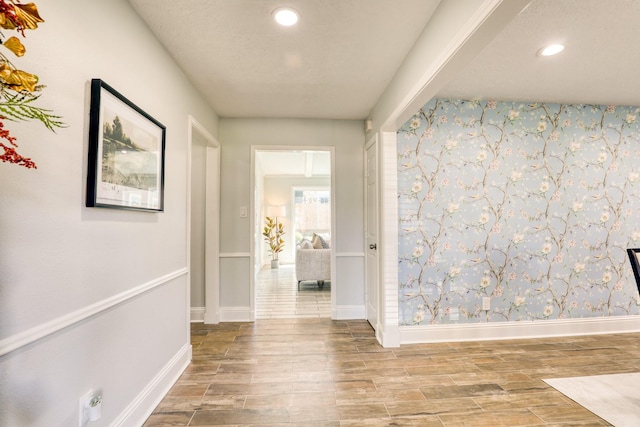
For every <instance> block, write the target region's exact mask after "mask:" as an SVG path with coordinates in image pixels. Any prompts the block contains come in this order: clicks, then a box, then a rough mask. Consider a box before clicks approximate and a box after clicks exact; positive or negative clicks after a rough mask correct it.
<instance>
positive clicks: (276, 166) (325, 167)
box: [251, 147, 335, 319]
mask: <svg viewBox="0 0 640 427" xmlns="http://www.w3.org/2000/svg"><path fill="white" fill-rule="evenodd" d="M252 154H253V155H252V161H253V167H252V170H253V173H254V177H253V180H252V181H253V195H254V197H253V200H252V205H253V206H252V208H253V233H252V235H253V238H254V243H253V245H252V249H253V251H252V263H251V264H252V268H253V272H252V274H251V278H252V281H253V283H252V284H251V289H252V291H253V295H252V303H253V305H252V311H253V313H254V318H255V319H270V318H314V317H317V318H330V317H331V316H332V313H333V308H334V307H335V292H334V290H335V280H334V277H335V275H334V273H333V270H334V268H333V265H334V264H335V261H334V262H332V260H335V256H334V249H333V248H332V246H331V236H332V231H333V229H334V224H335V219H334V218H335V214H334V211H335V209H334V206H333V203H331V195H332V193H333V176H334V174H333V149H332V148H326V147H321V148H316V147H253V149H252ZM269 221H271V223H269ZM274 224H277V225H275V227H276V228H278V229H280V228H281V231H283V232H284V234H282V235H280V236H278V238H277V239H278V240H277V241H276V242H277V243H281V245H280V246H273V245H272V244H270V243H273V238H272V239H271V241H269V240H268V236H265V234H264V233H265V232H266V231H267V232H268V231H269V230H267V229H265V227H269V225H272V226H273V225H274ZM272 237H273V235H272ZM314 239H316V240H317V239H322V240H323V241H324V243H325V246H324V247H322V244H321V243H318V242H319V240H318V242H316V245H315V246H316V247H317V249H314ZM309 246H311V247H309ZM274 259H275V260H277V262H272V261H274ZM316 276H317V277H316Z"/></svg>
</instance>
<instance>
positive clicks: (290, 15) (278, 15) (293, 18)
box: [273, 7, 300, 27]
mask: <svg viewBox="0 0 640 427" xmlns="http://www.w3.org/2000/svg"><path fill="white" fill-rule="evenodd" d="M273 18H274V19H275V20H276V22H277V23H278V24H280V25H282V26H283V27H290V26H292V25H295V24H296V22H298V18H300V15H299V14H298V12H296V11H295V10H294V9H291V8H290V7H281V8H278V9H276V10H274V11H273Z"/></svg>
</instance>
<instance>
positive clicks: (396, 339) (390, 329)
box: [376, 324, 400, 348]
mask: <svg viewBox="0 0 640 427" xmlns="http://www.w3.org/2000/svg"><path fill="white" fill-rule="evenodd" d="M376 339H377V340H378V342H379V343H380V345H381V346H383V347H385V348H390V347H400V329H399V327H398V325H387V326H386V327H384V326H383V325H380V324H378V326H377V329H376Z"/></svg>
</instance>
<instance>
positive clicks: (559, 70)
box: [438, 0, 640, 105]
mask: <svg viewBox="0 0 640 427" xmlns="http://www.w3.org/2000/svg"><path fill="white" fill-rule="evenodd" d="M638 36H640V1H637V0H607V1H603V0H534V1H533V2H532V3H531V4H530V5H529V7H528V8H526V9H525V10H524V11H523V12H522V13H520V15H518V16H517V17H516V18H515V19H514V20H513V21H512V22H511V23H510V24H508V25H507V26H506V27H505V29H504V30H503V31H502V32H501V33H500V35H498V37H496V38H495V39H494V40H493V41H492V42H491V43H489V44H488V45H487V46H486V47H485V48H484V49H483V50H482V51H481V52H480V53H479V54H478V56H477V57H476V58H475V59H474V60H472V61H471V63H468V64H467V65H466V67H465V68H464V69H463V70H462V71H461V72H460V73H459V74H457V75H456V76H454V77H453V78H452V80H451V81H450V82H449V83H448V84H447V85H446V86H445V87H444V88H443V89H442V90H440V92H439V94H438V96H441V97H453V98H466V99H498V100H512V101H546V102H558V103H575V104H604V105H607V104H614V105H640V79H638V69H640V50H639V49H638ZM557 42H560V43H562V44H564V45H565V50H564V51H563V52H562V53H561V54H559V55H556V56H552V57H540V56H537V51H538V50H539V49H540V48H541V47H543V46H545V45H547V44H551V43H557Z"/></svg>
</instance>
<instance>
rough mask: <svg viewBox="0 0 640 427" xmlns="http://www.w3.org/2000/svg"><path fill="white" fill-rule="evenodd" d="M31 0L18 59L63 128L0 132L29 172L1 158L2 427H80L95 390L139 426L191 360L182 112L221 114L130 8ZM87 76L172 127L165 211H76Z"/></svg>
mask: <svg viewBox="0 0 640 427" xmlns="http://www.w3.org/2000/svg"><path fill="white" fill-rule="evenodd" d="M37 4H38V7H39V10H40V14H41V16H42V17H43V18H44V19H45V21H46V22H45V23H43V24H41V26H40V28H39V29H37V30H36V31H30V32H27V38H26V39H25V40H24V43H25V45H26V47H27V54H26V55H25V57H24V58H22V59H18V60H16V61H15V62H16V65H17V66H18V67H19V68H22V69H25V70H27V71H31V72H34V73H36V74H38V75H39V77H40V80H41V82H42V83H43V84H45V85H47V88H46V89H45V90H44V92H43V94H42V97H41V98H40V100H39V101H38V104H39V105H41V106H45V107H48V108H51V109H53V110H54V112H55V113H56V114H60V115H62V116H63V119H64V121H65V123H66V124H67V125H68V126H67V127H66V128H65V129H61V130H59V131H58V132H57V133H56V134H54V133H51V132H49V131H47V130H46V129H44V127H43V126H41V125H40V124H39V123H34V122H30V123H11V124H9V125H8V127H9V129H11V131H12V133H13V134H14V135H15V136H16V137H17V138H18V143H19V144H20V149H21V153H22V154H24V155H25V156H28V157H32V158H33V159H34V160H35V161H36V163H37V165H38V169H37V170H26V169H24V168H19V167H17V166H14V165H9V164H6V163H3V164H0V207H1V208H0V236H2V237H1V238H0V295H1V298H0V402H2V404H1V405H0V425H2V426H47V427H50V426H73V425H77V424H78V414H77V412H78V408H77V405H78V398H79V397H80V396H81V395H83V394H84V393H86V392H87V391H88V390H90V389H94V390H100V391H101V393H102V394H103V396H104V405H103V411H102V419H101V420H100V421H97V422H95V423H92V426H96V427H99V426H106V425H111V424H115V425H118V424H120V425H127V426H129V425H136V423H137V421H139V419H141V418H144V415H145V413H146V412H147V411H149V410H151V409H152V408H153V404H154V402H155V400H156V399H158V398H159V397H161V396H162V395H163V393H164V391H165V390H166V387H168V386H169V384H170V382H171V380H172V379H173V377H174V376H175V375H177V374H178V373H179V372H180V369H181V368H182V367H183V366H184V365H185V364H186V363H187V362H188V360H189V357H190V347H189V335H188V321H189V312H188V305H189V301H188V296H189V283H188V281H187V271H188V261H187V244H188V236H187V233H186V230H187V221H188V218H187V203H186V201H187V182H188V179H189V176H188V173H187V160H188V159H187V155H186V153H187V129H188V115H189V114H191V115H193V116H194V117H195V118H196V119H197V120H198V121H199V122H200V123H201V124H203V125H204V126H205V127H206V128H207V129H208V130H209V132H210V133H212V134H214V135H216V134H217V117H216V115H215V113H214V112H213V111H212V110H211V109H210V108H208V107H207V105H206V104H205V103H204V101H203V100H202V99H201V98H200V96H199V94H198V93H197V91H195V90H194V89H193V88H192V87H191V85H190V84H189V83H188V82H187V81H186V80H185V77H184V75H183V73H182V71H181V70H180V69H179V68H178V67H177V66H176V64H175V63H174V62H173V61H172V60H171V59H170V58H169V56H168V55H167V53H166V52H165V50H164V49H163V48H162V47H161V46H160V45H159V44H158V42H157V41H156V39H155V38H154V37H153V36H152V35H151V34H150V33H149V32H148V30H147V28H146V26H145V25H144V23H143V22H142V21H140V19H139V18H138V17H137V15H136V14H135V13H134V12H133V10H132V9H131V7H130V6H129V4H128V3H127V2H126V1H124V0H111V1H109V2H96V1H89V2H87V1H83V0H57V1H55V2H52V1H39V2H37ZM92 78H101V79H103V80H104V81H106V82H107V83H109V84H110V85H111V86H113V87H114V88H115V89H117V90H118V91H120V92H121V93H122V94H124V95H125V96H127V97H128V98H129V99H130V100H131V101H132V102H134V103H135V104H137V105H138V106H139V107H140V108H142V109H143V110H145V111H146V112H147V113H149V114H150V115H152V116H153V117H154V118H156V119H157V120H158V121H160V122H161V123H163V124H164V125H165V126H166V127H167V148H166V177H165V178H166V185H165V212H163V213H140V212H130V211H120V210H112V209H100V208H85V207H84V204H85V180H86V169H87V165H86V164H87V160H86V157H87V132H88V117H89V116H88V112H89V110H88V105H89V104H88V103H89V83H90V80H91V79H92Z"/></svg>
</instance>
